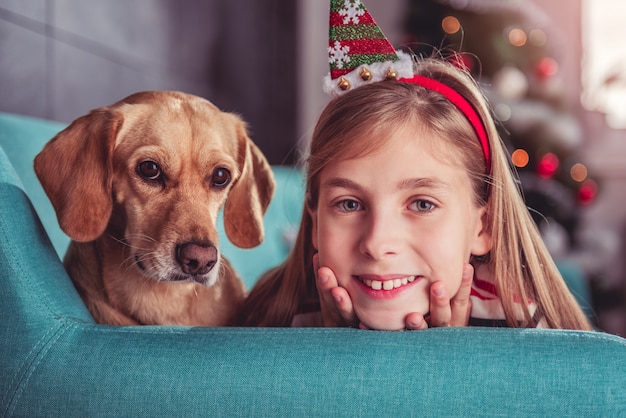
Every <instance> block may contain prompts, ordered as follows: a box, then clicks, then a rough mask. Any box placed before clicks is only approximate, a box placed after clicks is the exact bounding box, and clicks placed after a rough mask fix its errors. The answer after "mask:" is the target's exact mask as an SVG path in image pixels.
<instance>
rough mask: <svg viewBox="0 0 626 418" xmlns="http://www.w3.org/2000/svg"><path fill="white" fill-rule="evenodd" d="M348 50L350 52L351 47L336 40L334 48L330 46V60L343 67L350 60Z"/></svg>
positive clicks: (338, 66)
mask: <svg viewBox="0 0 626 418" xmlns="http://www.w3.org/2000/svg"><path fill="white" fill-rule="evenodd" d="M348 52H350V47H348V46H341V43H340V42H339V41H335V45H333V47H332V48H331V47H328V62H329V63H330V64H334V65H335V67H337V68H340V69H341V68H343V65H344V64H347V63H349V62H350V57H349V56H348Z"/></svg>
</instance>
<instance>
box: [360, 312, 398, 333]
mask: <svg viewBox="0 0 626 418" xmlns="http://www.w3.org/2000/svg"><path fill="white" fill-rule="evenodd" d="M355 312H356V314H357V316H358V317H359V320H360V321H361V324H363V325H365V326H366V327H367V328H369V329H374V330H379V331H403V330H404V329H406V324H405V318H406V315H407V313H399V312H384V313H377V312H361V313H359V310H358V309H356V307H355Z"/></svg>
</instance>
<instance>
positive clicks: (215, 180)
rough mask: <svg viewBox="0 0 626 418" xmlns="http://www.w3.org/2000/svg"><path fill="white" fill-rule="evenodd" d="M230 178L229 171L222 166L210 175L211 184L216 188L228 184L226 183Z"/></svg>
mask: <svg viewBox="0 0 626 418" xmlns="http://www.w3.org/2000/svg"><path fill="white" fill-rule="evenodd" d="M230 179H231V176H230V171H228V170H227V169H225V168H223V167H219V168H217V169H215V171H214V172H213V174H212V175H211V185H213V186H214V187H217V188H223V187H226V186H228V183H230Z"/></svg>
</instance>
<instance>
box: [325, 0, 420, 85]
mask: <svg viewBox="0 0 626 418" xmlns="http://www.w3.org/2000/svg"><path fill="white" fill-rule="evenodd" d="M328 38H329V39H328V61H329V64H330V73H329V74H328V75H327V76H326V77H325V78H324V91H325V92H326V93H328V94H330V95H333V96H338V95H340V94H342V93H345V92H346V91H348V90H351V89H353V88H355V87H358V86H360V85H363V84H366V83H372V82H376V81H382V80H388V79H400V78H410V77H412V76H413V61H412V58H411V56H410V55H408V54H405V53H403V52H402V51H396V50H395V49H394V48H393V46H392V45H391V43H390V42H389V41H388V40H387V38H386V37H385V35H384V34H383V32H382V31H381V30H380V28H379V27H378V25H377V24H376V22H375V21H374V18H372V16H371V15H370V13H369V12H368V11H367V9H366V8H365V6H364V5H363V2H362V1H361V0H331V1H330V20H329V31H328Z"/></svg>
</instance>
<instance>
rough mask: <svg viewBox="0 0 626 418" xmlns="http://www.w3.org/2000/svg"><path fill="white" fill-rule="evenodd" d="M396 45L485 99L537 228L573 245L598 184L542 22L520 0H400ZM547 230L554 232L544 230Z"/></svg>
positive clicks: (534, 11) (530, 8) (548, 35)
mask: <svg viewBox="0 0 626 418" xmlns="http://www.w3.org/2000/svg"><path fill="white" fill-rule="evenodd" d="M407 1H408V4H407V15H406V20H405V22H404V25H405V26H404V29H405V37H404V39H403V40H402V46H404V47H406V48H408V49H410V50H411V51H412V52H414V53H417V54H418V55H422V56H430V55H432V54H433V53H434V54H439V55H443V56H444V57H447V58H448V59H451V60H454V61H455V62H456V63H457V64H458V65H461V66H464V67H466V68H467V69H468V70H469V71H470V72H472V74H473V75H474V77H475V78H476V79H477V80H479V82H480V84H481V87H482V88H483V89H484V91H485V93H486V95H487V96H488V98H489V100H490V102H491V105H492V108H493V110H494V113H495V116H496V118H497V120H499V121H500V123H501V135H502V137H503V139H504V140H505V141H506V143H507V146H508V147H509V149H510V152H511V160H512V163H513V164H514V165H515V166H516V168H517V171H518V173H519V177H520V181H521V186H522V189H523V192H524V197H525V199H526V202H527V204H528V206H529V208H531V213H532V214H533V217H534V218H535V221H536V222H537V224H538V225H540V226H541V224H542V222H546V221H550V222H551V223H552V224H553V225H554V224H555V223H556V224H558V225H559V226H561V227H562V229H563V230H564V232H565V238H566V241H567V242H566V243H565V244H566V245H567V246H568V248H569V247H571V246H575V245H576V242H575V241H576V234H575V231H576V228H577V225H578V221H579V216H580V208H581V207H583V206H585V205H588V204H590V203H592V202H593V200H594V198H595V196H596V192H597V183H596V181H595V180H594V179H593V178H592V176H591V175H590V173H588V170H587V168H586V166H585V164H584V162H583V161H582V160H581V158H580V156H579V155H578V150H579V146H580V145H581V142H582V141H583V130H582V128H581V126H580V125H579V123H578V122H577V120H576V118H575V116H574V114H573V112H572V109H571V108H570V106H569V103H568V102H567V101H566V98H565V91H564V88H565V87H564V86H563V84H562V82H561V81H562V80H561V78H560V74H559V63H558V60H557V59H556V58H555V56H554V54H553V51H552V49H551V45H550V34H549V32H548V30H547V28H546V19H545V17H544V15H543V14H542V13H541V12H540V11H539V10H537V9H535V8H533V6H532V4H529V3H528V2H526V1H523V0H462V1H460V0H407ZM550 229H551V230H554V228H550Z"/></svg>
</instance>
